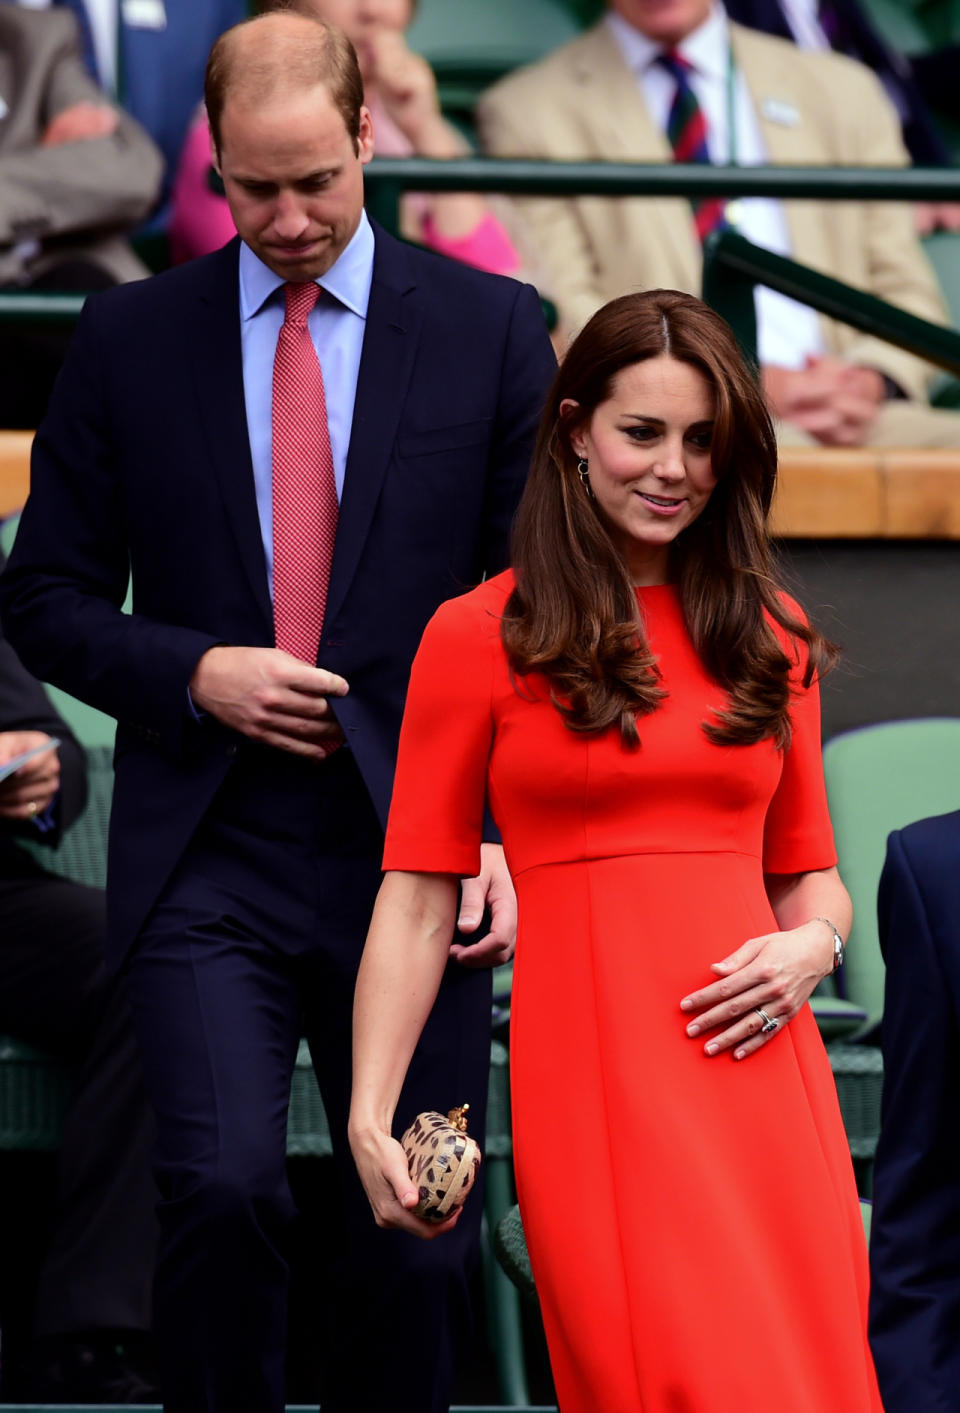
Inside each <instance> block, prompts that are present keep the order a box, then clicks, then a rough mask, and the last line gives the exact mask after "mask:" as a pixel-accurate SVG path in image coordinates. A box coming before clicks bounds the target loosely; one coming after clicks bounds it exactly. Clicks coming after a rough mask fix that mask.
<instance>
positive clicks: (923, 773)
mask: <svg viewBox="0 0 960 1413" xmlns="http://www.w3.org/2000/svg"><path fill="white" fill-rule="evenodd" d="M823 766H824V772H825V774H826V781H827V796H828V798H829V801H830V814H831V817H832V819H833V827H834V832H835V835H836V842H837V856H838V858H839V861H840V863H839V866H840V873H841V875H842V877H843V881H844V883H845V884H846V885H847V888H848V889H849V890H850V895H851V897H852V898H853V910H854V922H853V930H852V932H851V934H850V939H849V948H848V951H847V961H846V965H845V968H844V971H845V980H846V989H847V994H848V995H849V997H850V999H851V1000H853V1001H856V1002H857V1003H858V1004H859V1005H861V1006H862V1007H863V1008H864V1010H865V1011H866V1012H867V1016H868V1023H869V1024H871V1025H872V1024H874V1023H875V1022H876V1021H878V1020H879V1019H880V1016H881V1015H882V1013H883V960H882V957H881V955H880V941H879V936H878V932H877V884H878V883H879V881H880V873H881V870H882V868H883V861H884V858H885V856H886V845H887V836H888V835H889V833H890V832H891V830H893V829H901V828H902V827H903V826H904V825H906V824H911V823H912V822H913V821H914V820H917V819H924V818H926V817H927V816H928V815H936V814H946V813H947V812H948V811H950V810H955V809H957V808H958V807H960V718H955V717H947V718H929V719H924V720H917V721H890V722H884V723H882V724H881V725H878V726H865V727H862V728H860V729H859V730H856V731H846V732H843V733H842V734H841V735H838V736H834V737H833V738H832V739H831V740H829V741H828V742H827V744H826V745H825V746H824V750H823Z"/></svg>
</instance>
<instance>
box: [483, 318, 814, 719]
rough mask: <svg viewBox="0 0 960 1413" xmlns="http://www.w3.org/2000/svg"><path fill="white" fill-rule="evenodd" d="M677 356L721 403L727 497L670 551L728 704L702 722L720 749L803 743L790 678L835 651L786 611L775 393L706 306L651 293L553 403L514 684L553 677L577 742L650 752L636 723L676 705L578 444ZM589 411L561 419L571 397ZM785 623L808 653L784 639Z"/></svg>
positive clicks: (518, 626)
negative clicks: (594, 420) (597, 739)
mask: <svg viewBox="0 0 960 1413" xmlns="http://www.w3.org/2000/svg"><path fill="white" fill-rule="evenodd" d="M663 354H668V355H669V356H670V357H672V358H675V359H677V360H678V361H679V362H681V363H687V364H689V365H690V366H691V367H693V368H696V369H697V370H698V371H699V372H700V373H702V374H703V376H704V377H705V378H706V379H707V381H708V382H709V383H710V384H711V386H712V388H713V391H714V398H715V402H716V407H715V422H714V432H713V440H712V444H711V457H712V465H713V471H714V474H715V475H716V477H717V485H716V488H715V490H714V491H713V494H712V495H711V497H710V500H709V502H708V503H707V506H706V508H705V509H704V511H703V513H702V514H701V515H700V516H699V518H698V519H697V520H695V521H694V522H693V524H692V525H690V526H689V527H688V528H687V529H686V530H684V531H683V533H682V534H681V535H679V536H678V537H677V539H676V541H675V542H674V544H673V546H672V549H671V577H672V578H673V579H675V580H676V582H677V584H678V587H679V592H680V599H681V603H682V606H683V613H684V617H685V620H686V624H687V629H688V631H689V633H690V636H691V639H692V641H693V644H694V647H695V649H696V651H697V653H698V655H699V657H700V660H701V661H702V663H703V665H704V667H705V668H706V669H707V671H708V672H709V673H710V674H711V675H712V676H713V677H714V678H715V679H716V681H717V682H718V683H719V684H720V685H721V687H723V688H724V689H725V691H726V693H727V705H726V707H725V709H723V710H720V711H717V712H716V713H715V715H714V717H713V719H711V720H708V721H705V722H704V723H703V730H704V732H705V733H706V735H707V736H708V737H709V739H710V740H712V741H715V742H717V743H732V744H737V745H749V744H752V743H753V742H756V741H761V740H763V739H764V738H766V737H772V738H773V740H774V741H775V742H776V743H777V745H778V746H786V745H788V744H789V741H790V716H789V709H790V680H789V674H790V670H791V668H792V667H793V666H794V665H795V663H796V661H797V656H800V655H803V653H804V649H805V658H806V661H805V666H804V674H803V680H804V683H805V684H809V683H810V681H812V680H813V678H814V677H815V676H818V675H820V674H821V673H822V672H823V671H825V670H826V669H827V668H828V667H829V666H831V665H832V663H833V660H834V658H835V656H836V649H835V648H834V647H833V646H832V644H830V643H828V642H827V641H826V640H825V639H824V638H823V637H822V636H821V635H820V634H819V633H818V632H817V631H816V629H814V628H812V627H810V626H808V625H807V624H806V623H805V622H803V621H802V620H801V619H799V618H798V617H797V616H796V615H795V614H794V613H793V612H791V609H790V607H789V604H788V602H787V601H786V600H785V599H784V595H783V588H782V586H781V584H780V582H779V580H778V578H777V575H776V572H775V570H774V566H773V560H772V555H771V550H770V541H769V534H768V529H767V518H768V515H769V511H770V503H771V500H772V498H773V489H774V485H775V482H776V474H777V444H776V437H775V435H774V431H773V425H772V423H771V421H770V415H769V413H768V411H767V408H766V404H765V402H764V399H763V395H762V393H761V391H760V388H759V386H758V384H757V381H756V378H755V375H754V374H753V372H752V371H751V370H750V368H749V367H748V366H747V364H746V362H745V361H744V359H743V356H742V355H741V353H740V350H739V348H738V347H737V344H736V340H735V339H734V337H733V335H732V333H731V332H730V329H729V328H728V327H727V325H726V324H725V323H724V321H723V320H722V319H721V318H720V317H719V316H718V315H716V314H714V313H713V311H712V310H711V309H709V308H708V307H707V306H706V305H705V304H703V303H702V302H701V301H700V300H699V299H694V298H693V296H692V295H687V294H681V293H679V292H678V291H676V290H649V291H646V292H645V293H643V294H628V295H624V296H622V298H620V299H614V300H612V301H611V302H610V303H609V304H606V305H604V307H603V308H602V309H600V310H598V312H597V313H596V314H595V315H594V316H593V318H592V319H591V320H590V322H589V323H588V324H587V325H586V327H585V328H584V329H583V331H582V332H581V333H580V334H579V336H578V337H577V338H576V339H575V340H574V342H573V344H572V345H571V347H570V350H569V352H568V353H567V355H566V357H565V358H564V360H563V363H562V364H561V366H560V369H559V371H558V373H557V376H556V379H555V380H554V384H553V387H552V389H551V391H550V394H549V397H548V399H547V405H546V408H545V409H544V413H543V417H542V419H541V422H540V431H539V435H538V438H537V445H536V449H535V451H534V455H533V464H532V467H531V471H530V476H529V479H528V481H527V486H526V490H525V492H524V495H523V499H522V501H521V503H520V508H519V510H518V512H517V518H516V522H515V525H514V531H513V542H512V562H513V567H514V571H515V574H516V580H517V582H516V587H515V589H514V590H513V592H512V594H511V595H510V598H509V600H508V601H507V605H506V608H505V612H504V617H503V622H502V625H501V634H502V639H503V644H504V647H505V649H506V652H507V656H508V658H509V661H510V665H511V669H512V671H513V673H514V674H515V675H516V676H521V677H522V676H525V675H526V674H528V673H532V672H539V673H543V674H544V675H545V676H546V678H547V680H548V682H549V684H550V688H551V693H552V697H553V701H554V704H555V705H556V707H557V709H558V711H560V712H561V714H562V715H563V716H564V718H565V720H566V723H567V725H568V726H569V727H570V728H571V730H574V731H584V732H587V731H602V730H605V729H606V728H607V727H609V726H612V725H614V724H616V725H618V726H619V728H620V732H621V735H622V737H623V740H624V742H625V743H626V744H627V745H630V746H636V745H638V744H639V734H638V731H637V722H636V718H637V717H638V716H644V715H647V714H649V713H650V712H653V711H656V709H657V707H658V706H659V704H660V702H661V701H662V700H663V698H664V696H665V693H664V690H663V688H662V687H661V685H660V677H659V673H658V670H657V666H656V662H655V659H654V657H653V654H652V653H651V651H650V648H649V645H648V644H647V641H646V638H645V636H644V628H643V623H642V621H641V618H640V615H639V612H638V608H637V600H636V595H635V593H634V588H633V584H632V581H631V578H630V574H629V572H628V570H627V566H626V563H625V562H624V559H623V557H622V556H621V554H620V553H619V551H618V550H617V548H616V546H615V545H614V542H613V540H612V539H611V537H610V535H609V533H608V531H607V529H606V526H605V524H604V521H603V519H602V517H601V514H600V513H599V512H598V510H597V504H596V501H595V500H593V499H592V498H591V497H590V496H589V494H588V492H587V490H586V489H585V488H584V486H583V485H582V484H581V481H580V477H579V475H578V473H577V460H578V458H577V456H576V454H575V452H574V450H573V447H572V445H571V440H570V438H571V434H572V433H573V432H574V431H575V430H576V429H578V428H580V427H582V426H584V425H585V424H586V423H587V422H589V420H590V418H591V416H592V414H593V412H594V410H595V408H597V407H598V406H599V404H600V403H602V402H605V401H606V400H607V399H608V398H609V397H610V396H611V395H612V392H613V384H614V381H615V379H616V377H617V375H618V373H620V372H621V371H622V370H623V369H624V368H627V367H629V366H630V365H631V364H635V363H641V362H643V361H644V360H645V359H648V358H658V357H660V356H661V355H663ZM567 398H569V399H572V401H573V402H575V403H576V404H577V406H576V408H575V409H573V410H572V411H570V410H568V412H567V415H561V412H560V405H561V403H562V402H563V401H564V400H565V399H567ZM771 620H772V621H773V622H775V623H778V624H780V625H781V627H782V628H784V629H785V630H786V632H787V633H788V634H789V635H790V638H791V639H792V640H793V643H794V647H795V652H796V655H797V656H793V655H791V654H789V653H787V652H785V651H784V648H783V646H782V644H781V641H780V640H779V639H778V637H777V635H776V633H775V632H774V631H773V628H772V627H771Z"/></svg>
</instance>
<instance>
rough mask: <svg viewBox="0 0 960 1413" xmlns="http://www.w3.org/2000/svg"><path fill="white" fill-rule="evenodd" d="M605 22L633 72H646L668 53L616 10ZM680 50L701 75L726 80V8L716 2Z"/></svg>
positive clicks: (728, 37)
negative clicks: (664, 53)
mask: <svg viewBox="0 0 960 1413" xmlns="http://www.w3.org/2000/svg"><path fill="white" fill-rule="evenodd" d="M605 21H606V24H607V25H608V26H609V28H610V30H611V32H612V34H613V37H614V39H615V40H616V42H617V47H618V48H619V50H620V52H621V54H622V55H623V57H624V59H625V60H626V63H627V65H628V67H629V68H630V70H631V72H632V73H634V74H637V75H639V74H643V73H646V71H647V69H649V68H650V66H651V64H654V63H656V61H657V59H658V58H659V57H660V55H661V54H662V53H663V52H664V48H663V45H662V44H659V43H657V41H656V40H653V39H648V38H647V36H646V35H645V34H641V33H640V31H639V30H638V29H637V28H636V27H635V26H634V25H632V24H629V23H628V22H627V21H626V20H625V19H624V18H623V16H622V15H619V14H617V13H616V12H615V11H613V10H608V11H607V14H606V17H605ZM677 50H678V52H679V53H680V54H681V55H682V56H683V58H684V59H686V60H687V61H688V62H689V63H690V64H692V65H693V67H694V69H696V70H697V72H698V73H702V74H707V75H709V76H710V77H711V78H720V79H725V78H726V76H727V65H728V63H729V54H730V27H729V24H728V23H727V15H726V11H725V10H724V8H723V6H722V5H719V4H717V3H716V0H714V3H713V4H712V5H711V7H710V13H709V15H708V16H707V18H706V19H705V20H704V21H703V23H702V24H701V25H698V26H697V28H696V29H695V30H693V31H691V33H690V34H688V35H687V37H686V39H684V40H683V41H682V42H681V43H680V44H678V45H677Z"/></svg>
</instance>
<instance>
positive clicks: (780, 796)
mask: <svg viewBox="0 0 960 1413" xmlns="http://www.w3.org/2000/svg"><path fill="white" fill-rule="evenodd" d="M789 606H790V608H791V609H792V610H793V611H795V612H796V613H797V614H798V615H799V614H801V612H802V611H801V610H800V609H799V608H797V606H796V605H795V604H793V603H791V604H790V605H789ZM778 636H782V635H781V634H780V633H778ZM785 646H786V644H785ZM788 651H791V652H792V653H793V654H794V655H796V648H792V649H791V648H788ZM801 651H802V655H803V657H804V658H805V656H806V653H805V651H803V650H801ZM802 677H803V664H802V663H801V664H799V665H798V666H797V667H796V668H795V669H794V671H793V673H792V674H791V679H792V685H793V699H792V702H791V707H790V721H791V725H792V728H793V734H792V738H791V741H790V745H789V746H788V747H787V749H786V751H785V752H784V757H783V773H782V775H781V777H780V784H779V785H778V786H777V789H776V792H775V794H774V796H773V799H772V800H771V802H770V807H769V809H768V810H767V818H766V822H765V825H764V833H763V867H764V872H766V873H807V872H809V871H810V870H812V869H818V868H831V867H832V866H833V865H834V864H835V863H836V862H837V854H836V849H835V848H834V843H833V826H832V825H831V823H830V812H829V809H828V808H827V791H826V786H825V784H824V779H823V752H822V747H821V743H820V686H819V683H817V682H812V683H811V684H810V686H809V687H804V685H803V681H802Z"/></svg>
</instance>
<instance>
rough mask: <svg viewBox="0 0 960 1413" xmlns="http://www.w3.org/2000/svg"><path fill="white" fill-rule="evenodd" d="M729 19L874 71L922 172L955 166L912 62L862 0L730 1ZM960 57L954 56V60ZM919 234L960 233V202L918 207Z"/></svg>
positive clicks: (915, 209) (920, 203) (915, 208)
mask: <svg viewBox="0 0 960 1413" xmlns="http://www.w3.org/2000/svg"><path fill="white" fill-rule="evenodd" d="M726 10H727V14H728V15H729V16H730V18H731V19H732V20H737V21H738V22H739V23H740V24H743V25H749V26H750V28H751V29H762V30H764V31H765V32H766V33H767V34H777V35H779V36H780V38H781V39H792V40H793V41H794V43H796V44H799V45H800V46H801V48H803V49H821V50H822V49H836V50H837V52H838V53H840V54H848V55H849V56H850V58H851V59H859V60H860V62H861V63H862V64H866V65H867V68H869V69H872V70H873V72H874V73H875V74H876V76H877V78H878V79H879V80H880V82H881V83H882V84H883V86H884V88H885V89H886V92H887V97H888V98H889V99H890V102H891V103H892V104H893V106H894V107H895V108H896V110H897V116H898V117H899V119H900V125H901V127H902V129H903V140H904V143H905V144H906V147H907V150H908V152H909V153H910V156H911V158H912V160H913V161H914V162H915V163H916V164H917V166H918V167H952V166H953V156H952V154H951V152H950V149H949V148H948V147H947V144H946V143H945V142H944V140H943V137H942V136H941V134H940V132H939V131H938V129H937V125H936V123H935V122H934V119H933V115H932V114H931V112H930V110H929V108H928V107H927V104H926V102H925V101H924V97H923V94H922V92H921V90H920V85H919V84H918V82H917V80H916V77H915V75H914V73H913V69H912V66H911V63H910V60H909V59H907V58H905V57H904V55H902V54H898V53H897V51H896V50H895V49H892V48H891V46H890V45H889V44H888V43H887V42H886V40H885V39H884V38H883V35H882V34H881V33H880V31H879V30H878V29H877V28H876V27H875V26H874V24H873V22H872V21H871V19H870V16H869V14H868V13H867V10H866V8H865V7H864V6H863V5H862V4H861V3H860V0H726ZM955 57H956V56H955ZM914 217H915V220H916V225H917V231H918V233H919V234H920V235H926V234H928V233H929V232H930V231H932V230H935V229H937V228H941V229H943V230H951V231H955V230H960V204H958V203H957V202H947V201H941V202H929V201H923V202H918V203H917V205H916V206H915V207H914Z"/></svg>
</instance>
